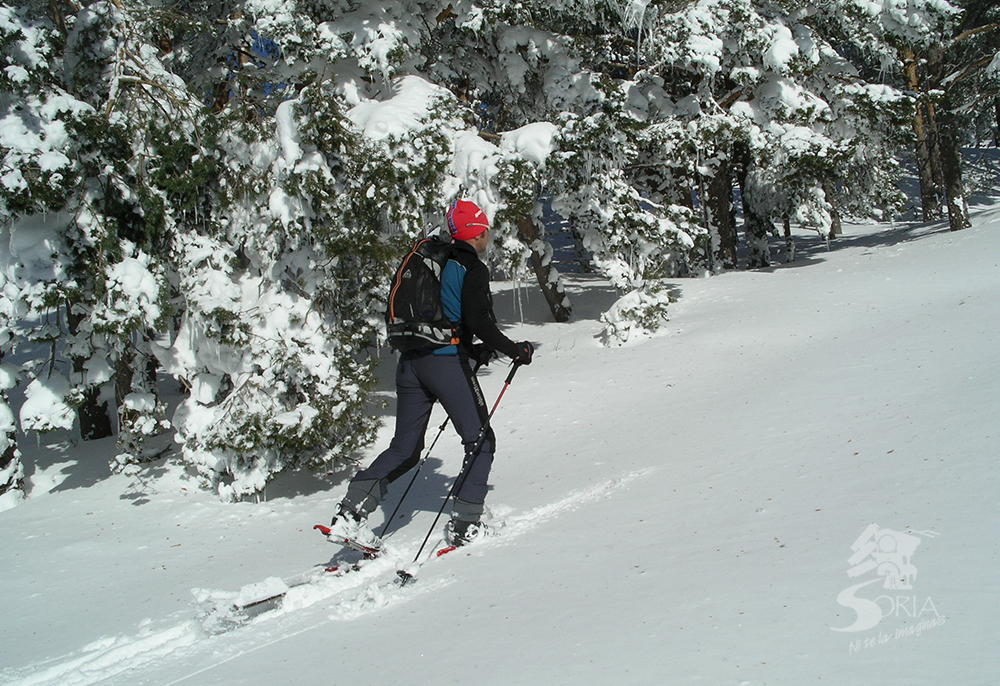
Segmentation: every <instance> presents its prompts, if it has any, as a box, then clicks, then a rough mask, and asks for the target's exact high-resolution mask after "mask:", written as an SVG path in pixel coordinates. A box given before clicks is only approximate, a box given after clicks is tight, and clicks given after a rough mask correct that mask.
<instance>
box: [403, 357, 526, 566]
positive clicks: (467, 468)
mask: <svg viewBox="0 0 1000 686" xmlns="http://www.w3.org/2000/svg"><path fill="white" fill-rule="evenodd" d="M520 366H521V364H520V363H519V362H514V365H513V367H511V370H510V374H508V375H507V380H506V381H504V384H503V388H501V389H500V395H498V396H497V399H496V402H495V403H493V409H492V410H490V413H489V415H488V416H487V417H486V421H485V422H484V423H483V428H482V429H480V430H479V437H478V438H477V439H476V444H475V446H473V448H472V450H471V451H469V453H468V454H467V455H466V457H465V460H464V461H463V463H462V472H461V473H460V474H459V478H456V479H455V483H453V484H452V485H451V490H450V491H448V497H446V498H445V499H444V502H443V503H441V509H439V510H438V513H437V516H436V517H435V518H434V523H433V524H431V528H430V529H429V530H428V531H427V535H426V536H425V537H424V542H423V543H421V544H420V550H418V551H417V554H416V556H415V557H414V558H413V561H414V562H416V561H417V560H419V559H420V555H421V554H422V553H423V552H424V547H425V546H426V545H427V541H429V540H430V538H431V534H432V533H434V529H435V527H437V523H438V520H439V519H441V514H442V513H443V512H444V508H445V506H446V505H447V504H448V501H449V500H451V497H452V496H453V495H455V493H457V492H458V488H459V486H460V485H461V484H464V483H465V480H466V478H468V476H469V472H471V471H472V466H473V464H474V463H475V461H476V458H477V457H478V456H479V450H480V449H481V448H482V447H483V442H484V441H485V440H486V432H487V431H489V428H490V420H491V419H493V413H494V412H496V411H497V406H498V405H500V399H501V398H503V394H504V393H505V392H506V391H507V386H509V385H510V382H511V381H513V380H514V373H515V372H516V371H517V368H518V367H520ZM398 574H399V575H400V576H401V577H402V578H403V581H404V583H405V582H406V581H408V580H409V577H410V575H409V574H407V573H406V572H403V571H402V570H400V571H399V572H398Z"/></svg>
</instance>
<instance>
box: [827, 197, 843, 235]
mask: <svg viewBox="0 0 1000 686" xmlns="http://www.w3.org/2000/svg"><path fill="white" fill-rule="evenodd" d="M823 193H824V195H826V201H827V202H828V203H830V233H829V235H827V239H828V240H833V239H834V238H836V237H837V236H839V235H840V234H842V233H843V232H844V227H843V224H842V223H841V221H840V203H839V202H838V201H837V194H836V192H835V191H834V189H833V186H831V185H830V184H828V183H824V184H823Z"/></svg>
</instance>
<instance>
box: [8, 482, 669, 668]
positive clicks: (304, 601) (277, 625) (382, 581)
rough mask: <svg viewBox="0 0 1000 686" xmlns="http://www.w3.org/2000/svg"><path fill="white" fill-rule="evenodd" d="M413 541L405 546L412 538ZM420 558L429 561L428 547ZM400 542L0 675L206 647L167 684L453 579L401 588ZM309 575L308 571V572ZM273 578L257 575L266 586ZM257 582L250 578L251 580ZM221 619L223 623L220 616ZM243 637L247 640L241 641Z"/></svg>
mask: <svg viewBox="0 0 1000 686" xmlns="http://www.w3.org/2000/svg"><path fill="white" fill-rule="evenodd" d="M654 471H656V470H655V469H652V468H650V469H642V470H637V471H634V472H630V473H628V474H625V475H623V476H619V477H616V478H614V479H611V480H609V481H606V482H603V483H600V484H597V485H594V486H592V487H590V488H585V489H582V490H579V491H575V492H572V493H570V494H568V495H567V496H565V497H564V498H562V499H560V500H558V501H556V502H553V503H549V504H546V505H541V506H539V507H536V508H534V509H531V510H528V511H527V512H524V513H522V514H519V515H513V516H509V517H503V516H502V514H501V516H500V518H501V519H503V525H502V526H501V527H500V535H498V536H497V537H496V538H492V539H487V540H485V541H482V542H480V543H476V544H475V545H476V547H477V548H487V547H492V546H498V545H503V544H504V543H505V542H506V541H509V540H510V539H511V538H513V537H516V536H520V535H522V534H524V533H527V532H529V531H531V530H532V529H535V528H536V527H538V526H540V525H542V524H543V523H545V522H546V521H548V520H550V519H553V518H555V517H558V516H559V515H562V514H564V513H566V512H569V511H572V510H575V509H577V508H579V507H581V506H583V505H585V504H587V503H589V502H594V501H596V500H599V499H601V498H607V497H610V496H611V495H613V493H614V492H615V491H617V490H619V489H621V488H624V487H625V486H627V485H628V484H629V483H631V482H632V481H635V480H636V479H639V478H643V477H646V476H649V475H650V474H652V473H653V472H654ZM411 544H412V545H411ZM415 547H416V542H415V541H407V545H406V546H405V549H406V550H408V551H409V550H410V549H411V548H415ZM437 549H438V546H435V547H434V548H431V551H432V552H431V553H430V554H429V555H430V557H429V559H427V560H425V563H424V564H428V563H431V564H433V563H434V562H435V561H436V558H434V557H433V555H434V553H433V551H434V550H437ZM403 550H404V547H396V546H392V545H387V549H386V553H385V554H383V555H382V556H381V557H379V558H377V559H375V560H369V561H365V562H363V563H362V565H361V567H360V569H358V570H357V571H351V572H348V573H346V574H343V575H341V576H333V575H331V576H329V577H325V576H322V575H316V576H315V577H313V578H312V579H311V580H310V581H309V582H307V583H304V584H301V585H297V586H292V587H290V588H289V589H288V591H287V593H286V594H285V596H284V598H283V600H282V603H281V605H280V606H279V607H277V608H276V609H274V610H272V611H270V612H265V613H263V614H261V615H260V616H258V617H255V618H253V619H250V620H247V621H245V622H243V623H237V620H236V617H235V616H234V615H232V613H231V611H229V610H228V608H229V607H230V606H231V604H232V602H233V601H234V600H235V599H236V598H237V597H239V596H240V593H241V592H242V591H243V590H244V589H246V588H247V587H246V586H245V587H244V589H241V591H240V592H227V591H210V590H205V589H192V593H193V594H194V595H195V598H196V600H197V604H198V605H200V606H201V610H200V614H199V616H198V617H197V618H195V619H186V620H183V621H181V622H180V623H178V624H174V625H172V626H168V627H167V628H165V629H160V630H153V629H151V628H146V629H144V630H142V631H140V632H139V633H138V634H136V635H134V636H124V635H121V636H116V637H106V638H101V639H99V640H97V641H94V642H93V643H91V644H90V645H88V646H86V647H85V648H83V649H81V650H80V651H78V652H77V653H71V654H69V655H66V656H63V657H61V658H54V659H51V660H46V661H45V662H43V663H39V664H35V665H29V666H27V667H23V668H19V669H14V670H4V671H3V672H0V682H2V683H4V684H7V685H8V686H55V685H59V686H89V685H91V684H96V683H100V682H103V681H109V680H114V679H115V678H116V677H119V676H123V675H125V680H124V681H123V683H128V677H129V676H130V675H127V674H126V673H128V672H131V671H132V670H135V669H140V668H144V667H148V666H150V665H151V664H153V663H154V662H156V661H160V660H164V659H165V658H182V657H185V656H187V655H188V654H189V653H190V652H191V651H192V650H199V649H203V650H204V651H205V652H206V654H211V655H212V658H211V664H208V665H206V666H205V667H203V668H201V669H199V670H197V671H194V672H192V673H190V674H187V675H186V676H184V677H182V678H180V679H175V680H174V681H171V682H168V683H166V684H164V686H173V685H174V684H180V683H184V682H187V681H188V680H190V679H192V678H194V677H196V676H198V675H199V674H201V673H203V672H206V671H208V670H210V669H214V668H215V667H218V666H220V665H223V664H225V663H227V662H230V661H232V660H235V659H237V658H239V657H241V656H243V655H246V654H248V653H252V652H255V651H257V650H260V649H262V648H266V647H267V646H270V645H274V644H275V643H279V642H281V641H284V640H287V639H289V638H292V637H294V636H297V635H299V634H302V633H304V632H307V631H311V630H313V629H316V628H317V627H319V626H322V625H323V624H325V623H327V622H330V621H350V620H354V619H357V618H359V617H362V616H364V615H367V614H370V613H373V612H377V611H379V610H382V609H384V608H387V607H390V606H393V605H397V604H400V603H403V602H407V601H409V600H411V599H412V598H415V597H417V596H418V595H424V594H427V593H430V592H434V591H438V590H440V589H442V588H445V587H446V586H449V585H450V584H452V583H454V581H455V580H454V579H446V578H437V579H435V578H431V579H424V578H421V579H420V583H417V584H412V585H407V586H406V587H401V586H399V585H397V584H395V583H393V582H394V581H395V580H396V579H397V576H396V570H397V569H400V568H402V567H403V566H404V565H405V564H406V562H407V561H408V560H409V559H410V558H409V557H408V556H407V555H408V553H404V552H403ZM307 574H309V573H307ZM271 581H276V579H267V580H264V581H262V582H259V585H261V586H266V585H267V584H268V582H271ZM255 585H258V584H250V585H248V586H255ZM321 602H326V603H327V605H328V609H326V610H324V612H325V617H324V618H323V619H321V620H320V621H308V624H307V625H306V626H302V623H303V621H304V620H315V616H314V615H309V616H307V617H299V618H297V616H301V615H303V613H302V612H301V611H302V610H306V609H307V608H309V607H312V606H315V605H317V604H318V603H321ZM227 622H228V623H227ZM248 631H249V632H254V633H255V634H256V638H257V639H258V641H253V640H252V639H251V640H248V636H247V635H246V634H247V632H248ZM248 643H250V644H251V645H250V647H248V646H247V644H248ZM220 658H221V659H220Z"/></svg>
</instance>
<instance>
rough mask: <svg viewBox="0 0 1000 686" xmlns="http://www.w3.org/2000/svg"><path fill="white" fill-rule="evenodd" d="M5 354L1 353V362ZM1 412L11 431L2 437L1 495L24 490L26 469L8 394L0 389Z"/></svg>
mask: <svg viewBox="0 0 1000 686" xmlns="http://www.w3.org/2000/svg"><path fill="white" fill-rule="evenodd" d="M2 359H3V353H2V352H0V360H2ZM0 412H2V413H3V414H4V415H7V417H6V420H5V421H9V424H10V426H9V428H10V430H9V431H5V432H4V434H5V435H0V444H2V446H3V449H2V451H0V475H3V477H4V478H2V479H0V495H3V494H4V493H7V492H8V491H23V490H24V467H23V466H22V465H21V451H20V450H18V449H17V427H16V424H15V420H14V413H13V412H11V410H10V403H9V402H8V401H7V393H6V392H5V391H4V390H2V389H0Z"/></svg>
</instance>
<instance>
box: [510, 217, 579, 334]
mask: <svg viewBox="0 0 1000 686" xmlns="http://www.w3.org/2000/svg"><path fill="white" fill-rule="evenodd" d="M517 228H518V231H519V232H520V234H521V237H522V238H523V240H524V242H525V243H526V244H527V245H528V247H529V248H530V249H531V266H532V268H533V269H534V270H535V276H536V277H537V278H538V285H539V286H541V288H542V293H543V294H544V295H545V302H547V303H548V304H549V309H550V310H551V311H552V317H553V318H554V319H555V320H556V321H557V322H568V321H569V318H570V315H572V314H573V307H572V306H571V305H570V302H569V298H567V297H566V293H565V292H564V291H563V286H562V281H561V280H560V278H559V272H558V271H556V268H555V267H553V266H552V246H551V245H549V243H548V242H547V241H545V239H544V238H543V237H542V232H541V231H539V230H538V227H537V226H536V225H535V220H534V219H533V218H532V217H531V216H527V217H522V218H521V221H519V222H518V224H517Z"/></svg>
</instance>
